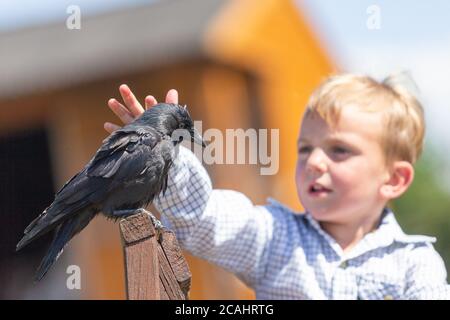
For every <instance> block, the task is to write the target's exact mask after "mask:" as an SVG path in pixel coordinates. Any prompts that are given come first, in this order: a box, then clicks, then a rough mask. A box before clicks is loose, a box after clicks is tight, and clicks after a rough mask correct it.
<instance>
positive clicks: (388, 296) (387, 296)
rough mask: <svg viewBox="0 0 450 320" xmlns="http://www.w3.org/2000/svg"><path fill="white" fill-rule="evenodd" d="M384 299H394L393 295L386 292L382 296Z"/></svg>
mask: <svg viewBox="0 0 450 320" xmlns="http://www.w3.org/2000/svg"><path fill="white" fill-rule="evenodd" d="M384 300H394V297H393V296H391V295H390V294H388V295H385V296H384Z"/></svg>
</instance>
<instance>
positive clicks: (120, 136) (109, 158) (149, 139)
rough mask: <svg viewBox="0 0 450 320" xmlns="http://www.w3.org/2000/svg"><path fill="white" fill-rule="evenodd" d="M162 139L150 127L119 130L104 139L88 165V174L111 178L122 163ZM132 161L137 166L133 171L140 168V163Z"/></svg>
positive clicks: (149, 148) (150, 148)
mask: <svg viewBox="0 0 450 320" xmlns="http://www.w3.org/2000/svg"><path fill="white" fill-rule="evenodd" d="M161 139H162V138H161V135H160V134H159V133H158V132H157V131H156V130H154V129H153V128H150V127H149V128H146V129H145V130H144V129H141V128H139V129H136V130H130V129H128V130H118V131H116V132H115V133H114V134H113V135H112V136H111V137H110V138H109V139H106V140H105V141H104V143H103V145H102V146H101V148H100V149H99V150H98V151H97V153H96V154H95V156H94V158H93V159H92V161H91V163H90V164H89V165H88V168H87V174H88V176H90V177H102V178H111V177H112V176H113V175H115V174H116V173H117V171H118V169H119V168H120V166H121V164H123V163H124V162H128V161H132V160H134V159H133V158H134V157H136V156H138V155H139V153H141V152H143V151H151V150H153V148H154V147H155V146H156V144H157V143H158V142H160V141H161ZM138 147H139V148H138ZM132 162H133V165H134V166H135V167H136V169H135V170H133V171H136V170H139V167H140V166H139V165H138V163H134V161H132ZM140 169H141V170H142V169H143V168H140ZM129 175H131V176H133V172H129Z"/></svg>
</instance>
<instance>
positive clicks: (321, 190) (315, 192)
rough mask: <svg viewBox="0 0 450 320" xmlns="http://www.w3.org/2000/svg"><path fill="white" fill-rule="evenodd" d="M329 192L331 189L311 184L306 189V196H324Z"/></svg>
mask: <svg viewBox="0 0 450 320" xmlns="http://www.w3.org/2000/svg"><path fill="white" fill-rule="evenodd" d="M330 192H331V189H328V188H325V187H324V186H322V185H321V184H319V183H312V184H311V185H310V186H309V188H308V194H309V195H311V196H324V195H326V194H328V193H330Z"/></svg>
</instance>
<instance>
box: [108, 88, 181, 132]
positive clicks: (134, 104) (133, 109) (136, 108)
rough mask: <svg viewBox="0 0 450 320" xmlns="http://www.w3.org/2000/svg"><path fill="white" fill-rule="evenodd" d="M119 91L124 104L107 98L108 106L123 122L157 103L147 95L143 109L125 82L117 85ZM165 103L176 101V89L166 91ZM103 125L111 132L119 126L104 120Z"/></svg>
mask: <svg viewBox="0 0 450 320" xmlns="http://www.w3.org/2000/svg"><path fill="white" fill-rule="evenodd" d="M119 92H120V95H121V96H122V99H123V101H124V103H125V105H123V104H121V103H120V102H119V101H117V100H116V99H114V98H111V99H109V100H108V107H109V108H110V109H111V110H112V112H114V113H115V114H116V116H117V117H119V119H120V120H122V122H123V123H124V124H129V123H131V122H132V121H133V120H134V119H136V118H137V117H139V116H140V115H141V114H142V113H143V112H144V111H145V110H147V109H149V108H151V107H153V106H154V105H155V104H157V103H158V102H157V101H156V99H155V97H153V96H147V97H145V110H144V108H143V107H142V105H141V104H140V103H139V101H138V100H137V99H136V97H135V96H134V94H133V92H131V90H130V88H129V87H128V86H127V85H126V84H122V85H121V86H120V87H119ZM166 103H178V92H177V90H175V89H171V90H169V91H168V92H167V95H166ZM103 127H104V128H105V130H106V131H108V132H109V133H113V132H114V131H116V130H117V129H119V128H120V126H118V125H116V124H114V123H111V122H105V124H104V125H103Z"/></svg>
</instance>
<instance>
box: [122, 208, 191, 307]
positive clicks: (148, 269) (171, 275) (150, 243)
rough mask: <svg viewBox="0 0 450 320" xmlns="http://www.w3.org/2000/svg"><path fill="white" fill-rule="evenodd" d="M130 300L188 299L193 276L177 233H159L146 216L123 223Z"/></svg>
mask: <svg viewBox="0 0 450 320" xmlns="http://www.w3.org/2000/svg"><path fill="white" fill-rule="evenodd" d="M120 233H121V237H122V243H123V250H124V261H125V285H126V290H127V299H129V300H185V299H188V294H189V289H190V286H191V276H192V275H191V273H190V271H189V266H188V264H187V262H186V260H185V258H184V257H183V254H182V251H181V249H180V247H179V245H178V242H177V239H176V237H175V235H174V233H173V232H171V231H169V230H166V229H163V230H161V232H160V234H159V235H158V232H156V231H155V228H154V226H153V223H152V221H151V219H150V217H149V216H148V215H147V214H146V213H139V214H135V215H132V216H129V217H127V218H125V219H122V220H121V221H120Z"/></svg>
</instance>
